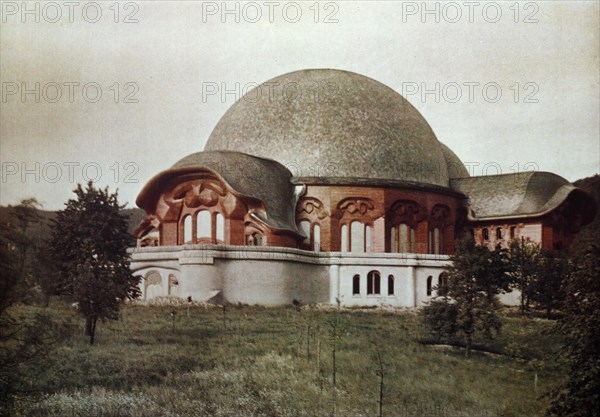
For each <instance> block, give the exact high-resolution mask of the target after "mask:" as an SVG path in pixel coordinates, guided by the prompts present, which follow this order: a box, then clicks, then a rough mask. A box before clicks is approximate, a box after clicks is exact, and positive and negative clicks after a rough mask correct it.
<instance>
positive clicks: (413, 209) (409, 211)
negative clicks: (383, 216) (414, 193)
mask: <svg viewBox="0 0 600 417" xmlns="http://www.w3.org/2000/svg"><path fill="white" fill-rule="evenodd" d="M388 215H389V217H390V220H391V222H392V224H400V223H407V224H415V223H417V222H418V221H420V220H421V217H422V215H423V210H422V209H421V206H420V205H419V203H417V202H415V201H412V200H398V201H396V202H395V203H394V204H392V207H390V210H389V214H388Z"/></svg>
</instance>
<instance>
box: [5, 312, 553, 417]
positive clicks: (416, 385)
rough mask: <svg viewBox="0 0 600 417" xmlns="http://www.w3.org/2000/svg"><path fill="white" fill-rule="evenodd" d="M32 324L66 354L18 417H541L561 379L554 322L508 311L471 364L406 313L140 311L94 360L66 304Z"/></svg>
mask: <svg viewBox="0 0 600 417" xmlns="http://www.w3.org/2000/svg"><path fill="white" fill-rule="evenodd" d="M36 313H44V314H48V315H49V316H50V317H51V318H52V320H53V321H54V322H56V323H60V326H57V332H58V335H59V340H58V342H57V343H56V345H55V347H54V350H53V351H52V354H51V355H50V356H49V357H48V358H47V360H46V361H45V365H44V366H43V367H42V368H43V369H38V370H37V371H38V372H36V375H32V376H31V380H30V382H29V383H30V384H31V387H32V392H34V391H41V392H42V395H41V396H33V395H32V396H28V395H25V396H21V397H20V398H19V399H18V402H17V404H16V407H15V408H16V411H14V415H15V416H23V417H25V416H27V417H33V416H56V417H75V416H78V417H79V416H81V417H96V416H97V417H125V416H128V417H129V416H130V417H168V416H190V417H191V416H193V417H198V416H199V417H204V416H206V417H209V416H210V417H220V416H223V417H224V416H230V417H246V416H247V417H254V416H257V417H258V416H265V417H276V416H281V417H287V416H290V417H291V416H299V417H301V416H331V415H333V414H334V413H335V415H336V416H340V417H355V416H356V417H358V416H379V415H380V413H381V414H382V415H383V416H390V417H409V416H410V417H463V416H464V417H466V416H469V417H517V416H519V417H535V416H542V415H543V411H544V409H545V408H546V406H547V403H548V399H547V398H545V397H544V394H545V393H546V392H547V391H548V389H550V388H552V387H553V386H554V385H555V384H556V383H557V382H558V381H559V380H560V378H561V375H562V374H564V369H563V368H562V366H561V364H560V363H559V362H557V361H556V360H555V359H554V358H553V356H552V354H553V352H554V351H555V350H556V349H557V348H558V345H559V342H560V340H559V338H558V336H556V335H555V334H553V333H552V332H551V331H550V330H551V329H552V326H553V322H552V321H548V320H544V319H540V318H531V317H522V316H520V315H519V314H517V313H516V312H515V311H513V310H509V309H506V310H504V311H503V331H502V333H501V334H500V335H499V336H497V337H496V338H494V339H489V340H488V339H482V338H481V337H479V338H476V339H475V342H476V345H475V349H476V351H475V352H474V355H473V357H472V358H471V359H465V357H464V350H463V349H462V348H461V347H460V346H451V345H452V344H454V345H459V344H460V341H459V340H458V341H453V342H452V343H450V344H448V343H441V342H440V341H438V340H436V338H435V337H434V336H433V335H431V334H430V332H429V331H428V329H427V328H425V327H424V326H423V325H422V323H421V320H420V318H419V316H418V315H417V314H416V313H415V312H414V311H407V310H396V309H388V308H375V309H341V310H338V309H336V308H335V307H331V306H303V307H301V308H300V306H292V305H289V306H281V307H273V308H265V307H258V306H227V307H226V308H225V309H223V308H222V307H219V306H207V305H187V303H184V302H180V303H176V304H174V305H165V304H164V303H163V304H161V305H142V304H136V303H131V304H128V305H126V306H125V307H124V308H123V310H122V314H121V318H120V320H118V321H108V322H102V323H100V324H99V326H98V330H97V336H96V343H95V345H93V346H90V345H89V343H88V339H87V338H86V337H85V336H84V334H83V329H84V326H83V324H84V323H83V319H82V318H81V317H80V316H79V315H78V313H77V311H76V310H75V309H74V308H73V307H72V306H71V305H69V304H68V303H62V302H53V303H51V304H50V306H49V307H46V308H41V307H32V306H16V307H14V308H13V314H15V315H16V316H19V317H21V319H22V320H27V318H28V317H32V316H33V315H34V314H36ZM334 355H335V361H334ZM334 366H335V383H334V381H333V380H334ZM334 387H335V388H334Z"/></svg>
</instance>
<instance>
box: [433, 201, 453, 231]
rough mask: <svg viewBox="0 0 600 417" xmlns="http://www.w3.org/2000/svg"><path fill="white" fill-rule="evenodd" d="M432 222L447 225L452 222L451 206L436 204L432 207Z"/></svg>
mask: <svg viewBox="0 0 600 417" xmlns="http://www.w3.org/2000/svg"><path fill="white" fill-rule="evenodd" d="M430 222H431V223H432V224H434V225H440V226H445V225H447V224H449V223H450V208H449V207H448V206H446V205H444V204H436V205H435V206H433V208H432V209H431V215H430Z"/></svg>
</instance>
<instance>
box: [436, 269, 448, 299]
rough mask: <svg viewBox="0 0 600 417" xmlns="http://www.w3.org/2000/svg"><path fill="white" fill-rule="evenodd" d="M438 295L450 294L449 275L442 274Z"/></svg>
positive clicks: (439, 278)
mask: <svg viewBox="0 0 600 417" xmlns="http://www.w3.org/2000/svg"><path fill="white" fill-rule="evenodd" d="M437 293H438V295H446V294H447V293H448V274H446V273H445V272H442V273H441V274H440V276H439V277H438V290H437Z"/></svg>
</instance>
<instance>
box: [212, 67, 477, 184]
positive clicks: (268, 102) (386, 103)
mask: <svg viewBox="0 0 600 417" xmlns="http://www.w3.org/2000/svg"><path fill="white" fill-rule="evenodd" d="M205 149H206V150H211V151H212V150H230V151H237V152H243V153H246V154H250V155H255V156H259V157H263V158H270V159H274V160H276V161H278V162H280V163H281V164H283V165H285V166H286V167H287V168H288V169H289V170H290V171H291V172H292V173H293V174H294V176H295V177H317V179H318V178H322V179H327V180H331V179H337V180H338V182H341V183H343V182H344V181H345V180H348V181H349V182H350V180H351V179H368V180H377V179H382V180H397V181H409V182H417V183H423V184H431V185H437V186H442V187H448V185H449V179H450V178H456V177H465V176H468V173H467V171H466V169H465V168H464V165H463V164H462V163H461V161H460V160H459V159H458V157H457V156H456V155H455V154H454V153H453V152H452V151H450V150H449V149H448V148H447V147H446V146H444V145H443V144H442V143H440V142H439V141H438V140H437V138H436V136H435V134H434V133H433V131H432V129H431V127H430V126H429V124H428V123H427V121H425V119H424V118H423V116H421V114H420V113H419V112H418V111H417V110H416V109H415V108H414V107H413V106H412V105H411V104H410V103H409V102H408V101H407V100H406V99H405V98H404V97H402V96H401V95H400V94H398V93H396V92H395V91H394V90H392V89H391V88H389V87H387V86H385V85H383V84H381V83H379V82H377V81H375V80H373V79H371V78H368V77H365V76H362V75H359V74H355V73H352V72H347V71H339V70H332V69H311V70H302V71H296V72H292V73H289V74H285V75H281V76H279V77H276V78H273V79H272V80H270V81H267V82H265V83H263V84H261V85H260V86H258V87H256V88H254V89H252V90H250V91H248V92H247V93H246V94H245V95H244V96H243V97H241V98H240V99H239V100H238V101H237V102H236V103H235V104H234V105H233V106H231V108H230V109H229V110H228V111H227V112H226V113H225V115H224V116H223V117H222V118H221V120H220V121H219V123H218V124H217V126H216V127H215V129H214V130H213V132H212V134H211V136H210V138H209V140H208V142H207V144H206V147H205Z"/></svg>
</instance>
